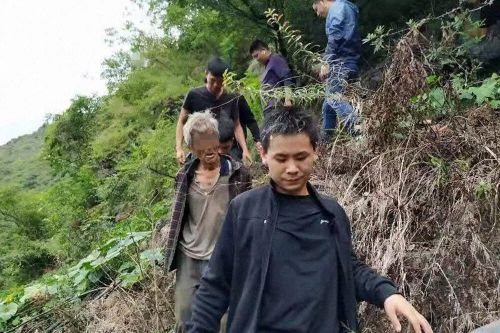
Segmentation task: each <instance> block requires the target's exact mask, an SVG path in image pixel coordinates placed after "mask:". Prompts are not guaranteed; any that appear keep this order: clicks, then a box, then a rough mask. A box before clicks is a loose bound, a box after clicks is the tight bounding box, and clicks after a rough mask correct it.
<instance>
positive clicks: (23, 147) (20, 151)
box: [0, 126, 54, 190]
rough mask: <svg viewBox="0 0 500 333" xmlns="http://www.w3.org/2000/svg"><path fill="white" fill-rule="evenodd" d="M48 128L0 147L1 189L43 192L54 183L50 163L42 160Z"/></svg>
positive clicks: (43, 127) (42, 128) (44, 127)
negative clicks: (6, 187) (16, 187)
mask: <svg viewBox="0 0 500 333" xmlns="http://www.w3.org/2000/svg"><path fill="white" fill-rule="evenodd" d="M45 130H46V126H42V127H40V128H39V129H38V130H37V131H36V132H34V133H31V134H27V135H23V136H20V137H18V138H15V139H12V140H10V141H9V142H8V143H6V144H5V145H3V146H0V187H2V186H6V185H8V184H11V185H14V184H15V185H17V186H20V187H21V188H23V189H25V190H43V189H46V188H47V187H48V186H49V185H50V184H51V183H53V181H54V176H53V174H52V170H51V168H50V166H49V163H48V162H47V161H45V160H43V159H42V158H41V153H42V148H43V143H44V137H45Z"/></svg>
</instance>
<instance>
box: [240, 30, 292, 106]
mask: <svg viewBox="0 0 500 333" xmlns="http://www.w3.org/2000/svg"><path fill="white" fill-rule="evenodd" d="M249 52H250V55H251V56H252V58H253V59H255V60H257V61H258V62H259V63H260V64H261V65H263V66H265V68H264V73H262V76H261V83H262V88H263V89H264V90H265V91H272V90H273V89H275V88H279V87H285V89H289V88H290V87H291V86H292V85H293V76H292V70H291V69H290V66H288V62H287V61H286V59H285V58H284V57H283V56H281V55H279V54H276V53H273V52H271V50H270V49H269V46H268V45H267V43H265V42H263V41H261V40H259V39H256V40H254V41H253V42H252V44H251V45H250V49H249ZM285 92H286V96H285V101H284V104H283V105H284V106H286V107H290V106H292V102H291V100H290V93H291V92H290V90H286V91H285ZM276 104H277V101H276V100H275V99H271V100H270V101H267V105H266V107H265V108H264V114H267V113H268V112H269V111H271V110H272V109H273V108H274V107H275V106H276Z"/></svg>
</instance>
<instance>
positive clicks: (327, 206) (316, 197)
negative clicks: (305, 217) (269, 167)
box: [269, 179, 335, 216]
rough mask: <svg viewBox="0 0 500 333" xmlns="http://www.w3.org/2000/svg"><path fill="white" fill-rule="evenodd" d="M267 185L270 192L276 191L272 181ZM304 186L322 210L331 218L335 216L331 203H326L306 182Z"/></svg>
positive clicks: (326, 200)
mask: <svg viewBox="0 0 500 333" xmlns="http://www.w3.org/2000/svg"><path fill="white" fill-rule="evenodd" d="M269 185H270V189H271V190H272V191H276V183H275V182H274V181H273V180H272V179H271V181H270V184H269ZM306 186H307V191H308V192H309V195H310V196H311V197H312V198H313V199H314V200H316V201H317V202H318V203H319V204H320V205H321V208H323V209H324V210H325V211H326V212H327V213H329V214H331V215H332V216H335V211H334V209H333V207H332V204H331V202H330V201H328V199H326V198H325V197H324V196H322V195H321V194H319V193H318V191H317V190H316V188H314V186H313V185H312V184H311V183H310V182H307V184H306Z"/></svg>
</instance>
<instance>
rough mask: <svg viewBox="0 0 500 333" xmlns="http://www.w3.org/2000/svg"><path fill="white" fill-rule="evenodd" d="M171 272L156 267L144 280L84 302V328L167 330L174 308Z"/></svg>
mask: <svg viewBox="0 0 500 333" xmlns="http://www.w3.org/2000/svg"><path fill="white" fill-rule="evenodd" d="M173 285H174V275H173V274H168V275H165V274H164V273H163V270H162V269H160V268H155V270H154V271H153V272H152V273H151V274H150V277H149V278H148V280H147V281H145V282H143V283H141V284H140V285H139V286H137V287H135V288H133V289H132V290H130V289H127V290H125V289H123V288H119V287H117V288H114V289H112V290H111V289H110V290H109V292H106V293H104V294H102V295H101V296H100V297H98V298H94V299H92V300H90V301H89V302H88V303H87V306H86V311H85V317H86V319H87V321H88V324H87V327H86V330H87V332H94V333H122V332H135V333H143V332H169V331H170V330H171V329H172V328H173V325H174V323H175V321H174V312H173V304H174V302H173Z"/></svg>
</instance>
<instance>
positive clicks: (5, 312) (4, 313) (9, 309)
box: [0, 303, 19, 322]
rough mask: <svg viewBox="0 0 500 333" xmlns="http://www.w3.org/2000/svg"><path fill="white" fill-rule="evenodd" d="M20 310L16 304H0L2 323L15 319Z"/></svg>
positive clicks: (0, 319)
mask: <svg viewBox="0 0 500 333" xmlns="http://www.w3.org/2000/svg"><path fill="white" fill-rule="evenodd" d="M18 308H19V306H18V305H17V304H16V303H9V304H0V321H3V322H7V321H8V320H9V319H11V318H12V317H14V316H15V315H16V313H17V309H18Z"/></svg>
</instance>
